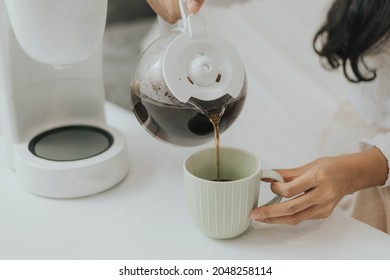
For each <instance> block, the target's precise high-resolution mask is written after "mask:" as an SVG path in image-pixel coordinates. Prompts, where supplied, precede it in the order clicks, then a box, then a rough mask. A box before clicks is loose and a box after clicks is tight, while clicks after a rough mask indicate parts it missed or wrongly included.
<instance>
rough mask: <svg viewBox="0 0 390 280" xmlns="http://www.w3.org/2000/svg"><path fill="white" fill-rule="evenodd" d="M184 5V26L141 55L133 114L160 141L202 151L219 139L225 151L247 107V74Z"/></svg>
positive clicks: (200, 15)
mask: <svg viewBox="0 0 390 280" xmlns="http://www.w3.org/2000/svg"><path fill="white" fill-rule="evenodd" d="M183 1H184V2H186V1H185V0H179V6H180V8H181V15H182V24H183V26H174V27H173V26H170V31H169V32H167V33H165V34H163V35H162V36H160V37H159V38H158V39H157V40H155V41H154V42H153V43H152V44H151V45H150V46H149V47H148V48H147V49H146V50H145V51H144V52H143V54H142V55H141V58H140V61H139V64H138V67H137V69H136V71H135V74H134V79H133V81H132V84H131V100H132V106H133V111H134V114H135V115H136V116H137V118H138V120H139V122H140V123H141V124H142V126H143V127H144V128H145V129H146V130H147V131H148V132H149V133H150V134H151V135H152V136H154V137H156V138H158V139H159V140H162V141H164V142H167V143H170V144H174V145H180V146H197V145H201V144H204V143H207V142H209V141H211V140H212V139H215V143H216V145H217V144H218V147H219V137H220V135H221V134H222V133H223V132H224V131H225V130H226V129H228V128H229V127H230V126H231V124H232V123H233V122H234V121H235V120H236V118H237V117H238V115H239V114H240V112H241V110H242V107H243V105H244V102H245V97H246V77H245V69H244V66H243V63H242V61H241V58H240V56H239V54H238V53H237V51H236V50H235V49H234V47H233V46H232V45H231V44H230V43H229V42H228V41H226V40H225V39H224V38H222V37H221V36H219V35H217V34H213V33H211V32H209V30H208V29H207V26H206V22H205V20H204V16H203V11H200V12H198V13H197V14H190V15H189V14H188V11H186V10H185V9H184V5H183ZM160 24H162V21H160ZM164 24H165V25H167V23H164ZM165 27H166V26H165ZM162 29H165V30H166V29H167V28H162ZM219 160H220V159H219V156H217V162H219ZM219 177H220V176H219V174H218V178H219Z"/></svg>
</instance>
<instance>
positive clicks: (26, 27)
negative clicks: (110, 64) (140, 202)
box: [0, 0, 128, 198]
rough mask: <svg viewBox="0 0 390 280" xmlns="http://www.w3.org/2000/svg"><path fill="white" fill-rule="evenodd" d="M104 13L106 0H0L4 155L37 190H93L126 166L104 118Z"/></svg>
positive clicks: (60, 194)
mask: <svg viewBox="0 0 390 280" xmlns="http://www.w3.org/2000/svg"><path fill="white" fill-rule="evenodd" d="M106 12H107V0H97V1H96V0H83V1H79V0H70V1H68V0H67V1H65V0H0V21H1V23H0V106H1V107H0V113H1V114H0V137H1V140H2V142H3V144H4V151H5V152H6V153H7V155H6V157H2V160H5V161H6V164H5V165H6V166H7V167H8V168H10V169H11V170H12V171H13V172H14V173H15V175H16V176H15V177H16V182H17V184H18V185H21V186H24V187H25V188H26V189H28V190H29V191H31V192H33V193H36V194H38V195H41V196H46V197H55V198H70V197H80V196H86V195H91V194H95V193H98V192H101V191H104V190H106V189H108V188H111V187H113V186H115V185H116V184H117V183H118V182H120V181H121V180H122V179H123V178H124V177H125V176H126V174H127V172H128V162H127V161H128V160H127V151H126V141H125V138H124V136H123V135H122V134H121V133H120V132H119V131H117V130H116V129H114V128H113V127H110V126H109V125H108V124H107V123H106V120H105V111H104V102H105V94H104V83H103V76H102V52H101V39H102V35H103V32H104V27H105V19H106Z"/></svg>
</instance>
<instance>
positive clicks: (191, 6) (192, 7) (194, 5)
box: [187, 0, 204, 14]
mask: <svg viewBox="0 0 390 280" xmlns="http://www.w3.org/2000/svg"><path fill="white" fill-rule="evenodd" d="M203 2H204V0H188V3H187V7H188V10H189V11H190V12H191V13H193V14H195V13H197V12H199V10H200V8H201V7H202V5H203Z"/></svg>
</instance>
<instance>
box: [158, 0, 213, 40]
mask: <svg viewBox="0 0 390 280" xmlns="http://www.w3.org/2000/svg"><path fill="white" fill-rule="evenodd" d="M187 1H188V0H178V4H179V8H180V14H181V18H182V19H181V20H180V21H178V22H177V23H176V24H169V23H168V22H166V21H165V20H164V19H162V18H161V17H160V16H158V17H157V19H158V24H159V29H160V34H161V35H164V34H167V33H169V32H171V31H172V30H173V29H174V28H180V29H182V30H183V32H184V31H188V32H189V34H190V36H191V38H201V37H205V36H206V35H207V25H206V20H205V18H204V13H203V8H201V9H200V11H199V12H197V13H196V14H191V13H190V12H189V11H188V9H187V8H186V3H187Z"/></svg>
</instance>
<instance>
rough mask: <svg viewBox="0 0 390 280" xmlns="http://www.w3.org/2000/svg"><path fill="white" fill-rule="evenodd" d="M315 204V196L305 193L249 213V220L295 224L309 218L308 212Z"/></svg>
mask: <svg viewBox="0 0 390 280" xmlns="http://www.w3.org/2000/svg"><path fill="white" fill-rule="evenodd" d="M317 203H318V201H316V197H315V195H312V194H311V192H307V193H305V194H301V195H299V196H297V197H295V198H293V199H290V200H288V201H283V202H280V203H277V204H273V205H269V206H263V207H259V208H256V209H254V210H252V212H251V213H250V218H251V219H253V220H258V221H263V222H275V223H283V222H284V223H289V224H295V223H298V222H300V221H301V220H300V219H301V218H304V219H308V218H310V214H311V213H310V211H308V210H309V209H310V208H311V207H313V206H314V205H316V204H317Z"/></svg>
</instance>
